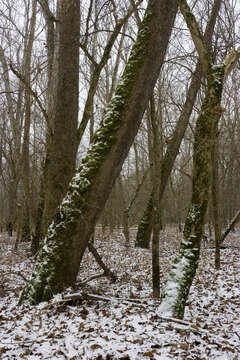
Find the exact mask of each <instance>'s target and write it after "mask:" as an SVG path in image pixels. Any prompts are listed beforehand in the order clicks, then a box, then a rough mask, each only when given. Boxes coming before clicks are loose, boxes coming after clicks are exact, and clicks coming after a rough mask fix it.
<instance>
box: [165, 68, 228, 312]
mask: <svg viewBox="0 0 240 360" xmlns="http://www.w3.org/2000/svg"><path fill="white" fill-rule="evenodd" d="M224 68H225V64H222V65H219V66H212V67H211V70H210V71H209V74H208V79H207V80H208V91H207V94H206V97H205V100H204V102H203V105H202V109H201V113H200V116H199V118H198V120H197V123H196V130H195V136H194V154H193V178H192V202H191V207H190V209H189V212H188V215H187V219H186V223H185V227H184V232H183V236H184V237H183V240H182V242H181V245H180V250H179V253H178V255H177V256H176V259H175V261H174V264H173V266H172V270H171V271H170V273H169V275H168V279H167V281H166V284H165V286H164V288H163V293H162V296H161V298H162V302H161V304H160V306H159V308H158V314H160V315H167V316H174V317H178V318H183V316H184V310H185V306H186V300H187V298H188V294H189V291H190V287H191V284H192V281H193V279H194V276H195V273H196V269H197V266H198V260H199V254H200V245H201V239H202V234H203V226H204V218H205V214H206V210H207V205H208V199H209V190H210V184H211V147H212V135H213V129H214V127H215V124H216V122H218V120H219V118H220V116H221V113H222V108H221V106H220V102H221V94H222V84H223V80H224Z"/></svg>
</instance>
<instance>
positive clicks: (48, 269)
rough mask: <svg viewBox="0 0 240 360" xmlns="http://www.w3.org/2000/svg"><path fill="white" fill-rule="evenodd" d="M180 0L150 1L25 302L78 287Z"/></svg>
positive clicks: (46, 241)
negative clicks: (93, 235) (86, 253)
mask: <svg viewBox="0 0 240 360" xmlns="http://www.w3.org/2000/svg"><path fill="white" fill-rule="evenodd" d="M176 11H177V4H176V1H175V0H150V1H149V5H148V8H147V10H146V14H145V17H144V20H143V22H142V24H141V26H140V28H139V32H138V36H137V40H136V43H135V44H134V46H133V49H132V51H131V55H130V57H129V60H128V63H127V65H126V68H125V71H124V73H123V75H122V78H121V80H120V83H119V85H118V86H117V89H116V92H115V95H114V97H113V99H112V101H111V102H110V104H109V105H108V106H107V108H106V112H105V116H104V119H103V124H102V126H101V127H100V128H99V130H97V131H96V133H95V135H94V139H93V144H92V145H91V147H90V149H89V150H88V152H87V155H86V156H85V158H84V159H83V160H82V163H81V165H80V167H79V169H78V170H77V172H76V174H75V176H74V177H73V179H72V181H71V182H70V185H69V189H68V192H67V194H66V196H65V197H64V199H63V201H62V203H61V205H60V206H59V208H58V210H57V213H56V215H55V217H54V219H53V221H52V223H51V225H50V226H49V228H48V232H47V235H46V237H45V239H44V241H43V243H42V244H41V247H40V251H39V254H38V257H37V260H36V264H35V268H34V270H33V273H32V276H31V279H30V280H29V281H28V283H27V284H26V287H25V288H24V290H23V292H22V295H21V299H20V303H22V302H29V303H31V304H35V303H38V302H40V301H44V300H48V299H50V298H51V297H52V296H53V294H55V293H57V292H60V291H62V290H63V289H64V288H65V287H67V286H71V285H74V283H75V281H76V277H77V274H78V271H79V265H80V262H81V259H82V256H83V254H84V251H85V249H86V247H87V245H88V242H89V238H90V236H91V233H92V231H93V228H94V225H95V223H96V221H97V219H98V217H99V216H100V214H101V211H102V209H103V207H104V205H105V202H106V200H107V198H108V196H109V194H110V192H111V189H112V187H113V184H114V182H115V180H116V178H117V176H118V175H119V173H120V171H121V167H122V164H123V161H124V159H125V157H126V155H127V153H128V151H129V148H130V146H131V144H132V143H133V140H134V137H135V135H136V133H137V130H138V128H139V125H140V122H141V119H142V116H143V113H144V111H145V108H146V105H147V102H148V100H149V98H150V96H151V94H152V91H153V88H154V85H155V82H156V80H157V77H158V75H159V71H160V68H161V65H162V63H163V60H164V56H165V52H166V49H167V46H168V42H169V37H170V34H171V29H172V26H173V23H174V20H175V15H176Z"/></svg>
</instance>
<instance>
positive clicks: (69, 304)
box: [0, 226, 240, 360]
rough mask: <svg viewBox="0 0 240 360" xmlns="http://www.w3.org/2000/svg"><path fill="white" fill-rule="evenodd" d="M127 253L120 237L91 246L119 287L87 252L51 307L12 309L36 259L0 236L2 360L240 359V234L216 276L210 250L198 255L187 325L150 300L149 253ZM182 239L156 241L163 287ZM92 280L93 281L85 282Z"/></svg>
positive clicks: (168, 234)
mask: <svg viewBox="0 0 240 360" xmlns="http://www.w3.org/2000/svg"><path fill="white" fill-rule="evenodd" d="M135 236H136V229H135V228H131V246H130V247H126V246H125V241H124V237H123V234H122V232H121V230H119V229H115V230H114V231H113V232H111V233H110V231H109V229H106V230H105V233H104V234H103V233H102V230H101V227H97V230H96V240H95V246H96V248H97V249H98V251H99V253H100V254H101V256H102V259H103V261H104V262H105V263H106V264H107V265H108V266H109V267H110V268H111V270H112V271H113V272H114V273H115V274H116V275H117V281H116V282H114V283H113V282H111V281H110V280H109V279H108V278H106V277H99V278H96V279H94V277H95V276H96V275H99V274H102V269H101V268H100V267H99V266H98V265H97V263H96V262H95V260H94V258H93V256H92V255H91V253H90V252H86V254H85V256H84V259H83V262H82V265H81V272H80V274H81V277H78V281H77V285H76V287H75V288H74V289H72V288H69V289H67V290H66V291H65V292H64V293H63V294H61V295H57V296H55V297H54V298H53V299H52V300H51V301H49V302H44V303H41V304H39V305H38V306H34V307H31V306H27V305H22V306H18V299H19V295H20V291H21V289H22V287H23V286H24V283H25V280H26V279H27V278H28V277H29V276H30V274H31V271H32V267H33V263H34V259H33V257H29V253H30V245H29V243H21V244H20V245H19V249H18V250H17V251H16V250H14V242H15V238H14V237H12V238H10V239H9V237H8V235H7V233H1V234H0V244H1V249H2V252H1V257H0V277H1V280H2V281H1V288H0V358H1V360H13V359H27V360H42V359H44V360H46V359H51V360H57V359H58V360H60V359H61V360H66V359H68V360H80V359H81V360H87V359H89V360H90V359H91V360H93V359H96V360H97V359H98V360H103V359H104V360H105V359H106V360H107V359H109V360H110V359H112V360H117V359H122V360H123V359H125V360H127V359H131V360H141V359H156V360H160V359H162V360H165V359H188V360H197V359H198V360H209V359H211V360H213V359H219V360H220V359H221V360H238V359H239V356H240V336H239V334H240V320H239V319H240V256H239V237H240V229H239V228H237V227H236V229H235V231H234V232H231V233H230V234H229V235H228V237H227V239H226V242H225V249H222V250H221V255H222V265H221V270H216V269H215V268H214V248H211V247H209V244H208V245H207V246H206V247H204V248H202V249H201V260H200V264H199V268H198V271H197V275H196V277H195V279H194V282H193V285H192V288H191V291H190V295H189V298H188V302H187V306H186V310H185V318H184V320H178V319H173V318H161V317H159V316H158V315H157V307H158V305H159V301H157V300H154V299H153V298H152V286H151V272H152V270H151V251H150V250H143V249H137V248H135V247H134V239H135ZM181 237H182V233H180V232H179V230H178V229H177V228H176V227H173V226H171V227H167V228H166V229H165V230H162V231H161V233H160V247H161V250H160V264H161V272H160V274H161V284H162V282H163V281H164V279H165V277H166V274H167V273H168V271H169V269H170V266H171V262H172V260H173V259H174V257H175V254H176V251H177V250H178V248H179V244H180V239H181ZM91 278H93V280H90V279H91Z"/></svg>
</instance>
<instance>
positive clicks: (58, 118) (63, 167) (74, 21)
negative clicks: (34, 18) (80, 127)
mask: <svg viewBox="0 0 240 360" xmlns="http://www.w3.org/2000/svg"><path fill="white" fill-rule="evenodd" d="M59 1H60V3H59V19H58V20H59V48H58V49H55V52H56V51H57V53H58V61H57V82H56V90H55V89H54V86H53V84H52V82H54V81H55V80H54V76H55V75H53V69H52V66H53V64H52V61H53V59H52V54H51V55H50V58H49V61H50V65H49V76H51V83H50V84H49V86H51V90H52V92H53V93H52V94H49V112H50V114H51V117H52V119H51V124H52V129H51V133H50V134H49V137H48V149H47V153H48V154H47V160H46V164H45V166H46V170H45V171H46V178H45V179H44V181H45V184H44V209H43V220H42V232H43V234H45V232H46V230H47V227H48V225H49V223H50V221H51V219H52V218H53V216H54V214H55V212H56V208H57V206H58V205H59V204H60V203H61V201H62V199H63V197H64V194H65V193H66V191H67V188H68V185H69V182H70V180H71V178H72V176H73V173H74V170H75V161H76V152H77V145H78V144H77V122H78V91H79V38H80V4H79V1H78V0H71V1H69V0H59ZM55 91H56V94H55ZM51 97H52V98H53V99H52V101H51V100H50V99H51ZM54 102H55V106H54V104H53V103H54Z"/></svg>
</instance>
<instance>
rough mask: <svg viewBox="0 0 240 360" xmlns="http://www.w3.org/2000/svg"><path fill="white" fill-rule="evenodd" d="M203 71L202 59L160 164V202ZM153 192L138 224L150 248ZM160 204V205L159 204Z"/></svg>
mask: <svg viewBox="0 0 240 360" xmlns="http://www.w3.org/2000/svg"><path fill="white" fill-rule="evenodd" d="M220 4H221V0H215V2H214V5H213V9H212V13H211V16H210V19H209V21H208V24H207V26H206V30H205V34H204V39H205V41H206V43H207V44H208V47H211V42H212V36H213V32H214V26H215V22H216V18H217V15H218V12H219V8H220ZM202 75H203V72H202V67H201V63H200V61H198V63H197V65H196V68H195V71H194V72H193V75H192V79H191V83H190V86H189V88H188V91H187V95H186V100H185V103H184V106H183V109H182V112H181V115H180V117H179V119H178V121H177V124H176V127H175V130H174V133H173V137H172V141H171V143H169V144H168V146H167V151H166V153H165V155H164V157H163V159H162V162H161V166H160V171H159V174H160V178H161V181H160V182H161V188H160V191H159V204H161V202H162V199H163V195H164V192H165V189H166V186H167V183H168V179H169V176H170V174H171V171H172V167H173V164H174V162H175V159H176V156H177V154H178V152H179V148H180V145H181V142H182V139H183V136H184V134H185V130H186V128H187V125H188V122H189V119H190V116H191V113H192V109H193V106H194V103H195V100H196V97H197V94H198V91H199V89H200V86H201V78H202ZM152 199H153V193H152V192H151V195H150V196H149V200H148V202H147V206H146V208H145V211H144V214H143V217H142V218H141V221H140V223H139V226H138V232H137V237H136V243H135V245H136V246H137V247H141V248H146V249H148V248H149V246H150V239H151V233H152V227H153V206H152ZM159 206H160V205H159Z"/></svg>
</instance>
